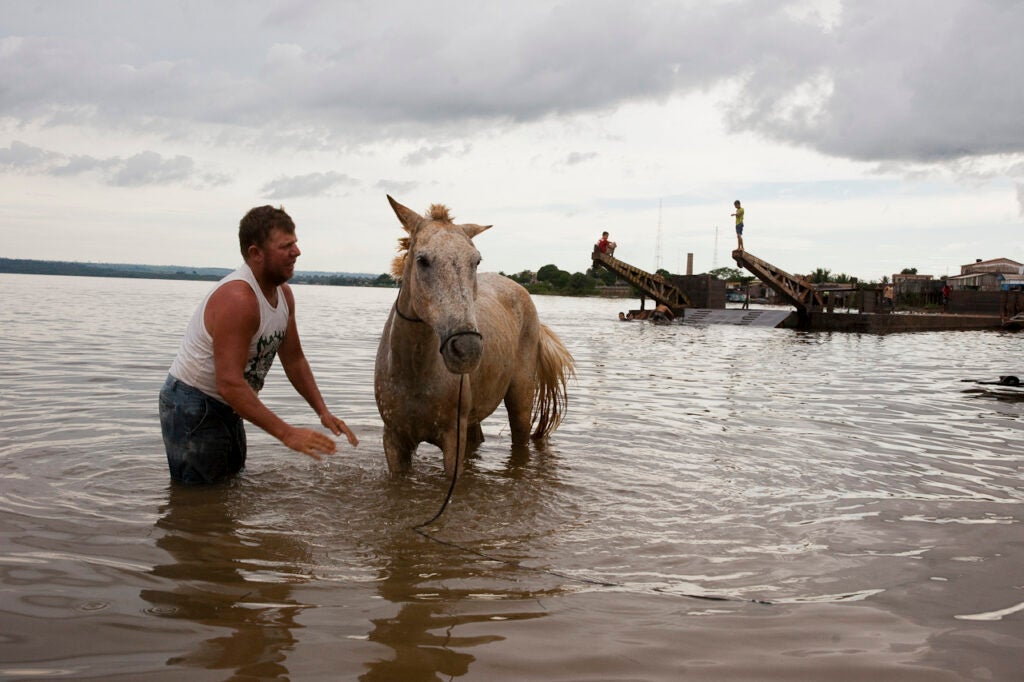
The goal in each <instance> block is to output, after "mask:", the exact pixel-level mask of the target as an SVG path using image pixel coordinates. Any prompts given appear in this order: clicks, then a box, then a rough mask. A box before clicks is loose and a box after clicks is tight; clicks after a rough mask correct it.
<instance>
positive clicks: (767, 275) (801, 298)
mask: <svg viewBox="0 0 1024 682" xmlns="http://www.w3.org/2000/svg"><path fill="white" fill-rule="evenodd" d="M732 258H733V260H735V261H736V264H737V265H739V266H740V267H741V268H746V269H747V270H749V271H750V272H752V273H753V274H754V275H755V276H757V278H758V279H760V280H761V281H762V282H763V283H764V284H765V285H766V286H769V287H771V288H772V289H774V290H775V292H776V293H777V294H779V296H781V297H782V298H784V299H786V301H787V302H788V303H791V304H793V305H794V306H796V310H797V312H798V313H799V314H800V316H801V317H806V316H807V315H808V314H810V313H811V311H813V310H815V309H818V310H821V309H822V308H824V307H825V300H824V298H823V297H822V295H821V292H820V291H818V290H817V289H815V288H814V285H813V284H811V283H810V282H808V281H807V280H806V279H803V278H801V277H796V276H794V275H791V274H789V273H788V272H786V271H785V270H783V269H782V268H777V267H775V266H774V265H772V264H771V263H769V262H767V261H763V260H761V259H760V258H758V257H757V256H754V255H751V254H750V253H749V252H747V251H740V250H739V249H737V250H735V251H733V252H732Z"/></svg>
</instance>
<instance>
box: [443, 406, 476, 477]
mask: <svg viewBox="0 0 1024 682" xmlns="http://www.w3.org/2000/svg"><path fill="white" fill-rule="evenodd" d="M467 402H469V401H468V400H467ZM452 417H454V415H452ZM468 420H469V405H466V406H465V407H464V408H463V410H462V415H461V417H460V418H459V419H454V418H453V422H455V423H452V424H451V428H449V429H448V430H447V431H445V433H444V435H443V436H442V437H441V452H442V453H443V454H444V473H445V475H446V476H451V475H452V473H453V472H454V471H455V462H456V458H458V460H457V461H458V463H459V469H460V470H461V469H462V467H463V465H464V464H465V462H466V451H467V449H468V437H469V436H470V434H471V433H472V429H471V428H470V426H469V424H468V423H467V422H468ZM477 428H478V429H479V424H478V425H477ZM456 429H458V431H456Z"/></svg>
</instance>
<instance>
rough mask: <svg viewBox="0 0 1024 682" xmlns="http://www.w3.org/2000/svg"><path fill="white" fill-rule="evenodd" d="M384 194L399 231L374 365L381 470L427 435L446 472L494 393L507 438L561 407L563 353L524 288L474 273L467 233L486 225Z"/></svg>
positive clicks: (397, 467) (553, 422)
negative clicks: (393, 292) (394, 294)
mask: <svg viewBox="0 0 1024 682" xmlns="http://www.w3.org/2000/svg"><path fill="white" fill-rule="evenodd" d="M388 201H390V202H391V206H392V208H393V209H394V211H395V214H396V215H397V216H398V219H399V221H400V222H401V223H402V226H403V227H404V228H405V230H406V232H408V237H406V238H403V239H402V240H400V244H401V245H402V247H403V250H402V252H401V253H400V255H399V257H398V258H396V259H395V264H394V267H393V271H394V274H395V276H396V278H399V279H400V280H401V288H400V290H399V293H398V298H397V300H396V301H395V305H394V306H393V307H392V309H391V313H390V315H389V316H388V320H387V323H386V324H385V325H384V332H383V334H382V335H381V339H380V345H379V346H378V348H377V362H376V368H375V373H374V394H375V397H376V399H377V409H378V410H379V411H380V415H381V418H382V419H383V420H384V452H385V455H386V456H387V461H388V468H389V470H390V471H391V472H392V473H401V472H404V471H407V470H408V469H409V468H410V466H411V464H412V454H413V452H415V450H416V447H417V446H418V445H419V443H422V442H427V443H431V444H433V445H436V446H437V447H439V448H441V451H442V452H443V454H444V468H445V472H446V473H448V474H451V473H452V472H453V471H454V470H455V466H456V462H457V461H461V460H462V458H463V457H464V456H465V452H466V441H467V437H469V438H472V439H474V440H480V439H481V438H482V432H481V430H480V422H481V421H483V420H484V419H485V418H486V417H487V416H489V415H490V414H491V413H493V412H494V410H495V409H496V408H497V407H498V404H499V403H501V402H502V401H504V403H505V408H506V410H507V412H508V419H509V426H510V429H511V436H512V442H513V443H514V444H522V443H525V442H527V441H528V440H529V439H530V437H531V436H532V437H533V438H535V439H539V438H543V437H545V436H547V435H548V434H549V433H550V432H551V431H552V430H554V429H555V428H556V427H557V426H558V423H559V422H560V421H561V417H562V414H563V413H564V411H565V406H566V382H567V381H568V378H569V377H570V376H571V375H572V373H573V360H572V356H571V355H570V354H569V352H568V350H566V348H565V346H564V345H563V344H562V342H561V341H560V340H559V339H558V337H557V336H556V335H555V334H554V332H552V331H551V330H550V329H549V328H548V327H547V326H545V325H543V324H541V322H540V320H539V319H538V317H537V310H536V308H535V307H534V305H533V301H532V300H531V298H530V294H529V293H528V292H527V291H526V289H524V288H523V287H522V286H520V285H519V284H517V283H515V282H513V281H512V280H510V279H508V278H507V277H505V276H503V275H498V274H494V273H482V274H479V275H478V274H477V272H476V270H477V266H478V264H479V263H480V253H479V252H478V251H477V249H476V247H475V246H474V245H473V241H472V239H473V237H475V236H476V235H478V234H480V233H481V232H483V231H484V230H486V229H488V228H489V227H490V226H489V225H487V226H480V225H473V224H466V225H456V224H453V223H452V221H451V218H450V216H449V213H448V209H447V208H446V207H444V206H441V205H437V204H435V205H434V206H432V207H431V210H430V212H429V214H428V215H427V216H421V215H419V214H417V213H415V212H414V211H412V210H410V209H408V208H406V207H405V206H402V205H401V204H399V203H398V202H396V201H395V200H394V199H392V198H391V197H390V196H389V197H388ZM460 390H461V401H460V395H459V394H460ZM460 403H461V414H460V413H459V405H460ZM531 429H532V431H533V432H532V434H531Z"/></svg>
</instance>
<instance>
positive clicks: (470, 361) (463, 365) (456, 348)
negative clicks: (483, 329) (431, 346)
mask: <svg viewBox="0 0 1024 682" xmlns="http://www.w3.org/2000/svg"><path fill="white" fill-rule="evenodd" d="M483 350H484V337H483V335H482V334H481V333H480V332H478V331H477V330H475V329H468V330H465V331H461V332H453V333H451V334H449V335H448V336H446V337H445V338H444V339H443V340H442V341H441V357H443V358H444V365H445V367H447V368H448V371H449V372H451V373H452V374H469V373H470V372H472V371H473V370H474V369H476V368H477V365H479V364H480V358H481V357H483Z"/></svg>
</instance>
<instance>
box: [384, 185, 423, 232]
mask: <svg viewBox="0 0 1024 682" xmlns="http://www.w3.org/2000/svg"><path fill="white" fill-rule="evenodd" d="M387 196H388V201H389V202H390V203H391V208H392V209H393V210H394V211H395V215H396V216H398V221H399V222H400V223H402V227H404V228H405V231H406V232H408V233H409V234H412V233H413V232H415V231H416V228H418V227H419V226H420V222H422V220H423V216H421V215H420V214H419V213H417V212H416V211H413V210H412V209H411V208H406V207H405V206H402V205H401V204H400V203H398V202H397V201H395V200H394V199H392V198H391V195H390V194H389V195H387Z"/></svg>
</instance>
